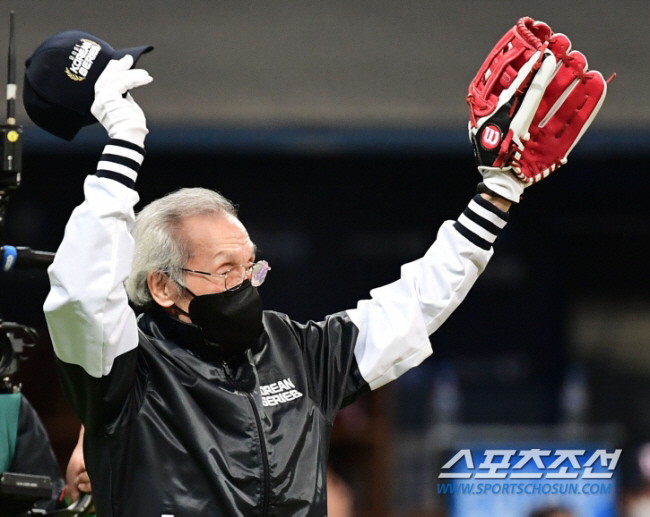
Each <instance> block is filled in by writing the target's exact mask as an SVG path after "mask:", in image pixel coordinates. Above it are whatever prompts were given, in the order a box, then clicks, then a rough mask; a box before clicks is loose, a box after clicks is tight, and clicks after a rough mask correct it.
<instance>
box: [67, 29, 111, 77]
mask: <svg viewBox="0 0 650 517" xmlns="http://www.w3.org/2000/svg"><path fill="white" fill-rule="evenodd" d="M101 49H102V47H101V45H100V44H99V43H95V42H94V41H92V40H89V39H85V38H82V39H81V40H80V43H77V44H76V45H75V46H74V48H73V49H72V52H71V53H70V61H71V64H70V66H69V67H66V69H65V73H66V75H67V76H68V77H69V78H70V79H72V80H73V81H83V80H84V79H85V78H86V76H87V75H88V72H89V71H90V67H92V66H93V63H94V62H95V58H96V57H97V54H99V51H100V50H101Z"/></svg>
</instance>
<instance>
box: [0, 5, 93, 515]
mask: <svg viewBox="0 0 650 517" xmlns="http://www.w3.org/2000/svg"><path fill="white" fill-rule="evenodd" d="M14 41H15V35H14V12H13V11H12V12H11V14H10V18H9V59H8V62H7V68H8V80H7V122H6V124H3V125H1V126H0V158H1V161H2V163H1V164H0V272H7V271H11V270H13V269H45V268H47V266H49V265H50V264H51V263H52V261H53V260H54V253H50V252H45V251H35V250H31V249H30V248H26V247H14V246H8V245H5V242H4V223H5V209H6V206H7V202H8V200H9V194H10V193H11V192H13V191H14V190H16V189H17V188H18V187H19V186H20V180H21V172H22V145H23V128H22V126H20V125H18V124H17V123H16V117H15V110H16V50H15V43H14ZM37 341H38V334H37V333H36V331H35V330H34V329H33V328H31V327H28V326H26V325H22V324H20V323H9V322H3V321H2V318H1V317H0V397H6V396H10V395H9V394H12V393H18V392H20V386H14V385H12V384H11V382H10V379H9V376H10V375H12V374H14V373H16V371H17V370H18V365H19V362H20V361H21V360H23V359H25V358H26V356H27V353H28V351H29V350H30V349H31V348H32V347H33V346H34V345H35V344H36V343H37ZM51 498H52V480H51V479H50V478H49V477H47V476H33V475H28V474H21V473H14V472H4V473H0V517H6V516H9V517H17V516H33V515H57V516H59V517H68V516H73V515H81V514H84V513H86V512H87V511H88V510H89V508H92V496H90V495H86V496H84V497H82V498H80V499H79V500H78V501H76V502H75V503H74V504H72V505H70V506H69V507H67V508H63V509H59V510H54V511H45V510H41V509H36V508H35V506H34V505H35V503H37V502H38V501H46V502H47V501H48V500H50V499H51Z"/></svg>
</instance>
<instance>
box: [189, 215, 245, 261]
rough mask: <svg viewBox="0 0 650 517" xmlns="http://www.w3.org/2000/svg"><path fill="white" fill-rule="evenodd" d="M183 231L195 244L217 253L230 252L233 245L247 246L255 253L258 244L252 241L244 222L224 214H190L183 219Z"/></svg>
mask: <svg viewBox="0 0 650 517" xmlns="http://www.w3.org/2000/svg"><path fill="white" fill-rule="evenodd" d="M181 228H182V230H181V231H182V232H183V233H184V234H185V237H186V238H187V239H188V240H189V241H190V242H191V243H192V244H193V245H194V246H201V247H208V248H221V247H222V246H225V249H224V250H220V249H216V250H215V251H216V252H217V253H228V251H229V250H228V248H229V247H231V246H245V247H246V248H249V249H250V250H251V252H253V253H255V251H256V249H257V248H256V246H255V244H254V243H253V242H252V241H251V239H250V236H249V235H248V231H247V230H246V227H245V226H244V225H243V223H242V222H241V221H240V220H239V219H237V218H236V217H235V216H233V215H231V214H227V213H223V214H200V215H195V216H189V217H186V218H184V219H183V220H182V221H181Z"/></svg>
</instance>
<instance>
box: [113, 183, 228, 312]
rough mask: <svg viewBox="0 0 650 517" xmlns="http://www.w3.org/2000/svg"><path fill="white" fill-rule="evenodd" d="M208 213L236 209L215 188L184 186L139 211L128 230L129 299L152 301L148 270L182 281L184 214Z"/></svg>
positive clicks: (186, 249) (185, 247) (186, 253)
mask: <svg viewBox="0 0 650 517" xmlns="http://www.w3.org/2000/svg"><path fill="white" fill-rule="evenodd" d="M210 214H215V215H219V214H228V215H231V216H233V217H237V209H236V208H235V206H234V205H233V204H232V202H231V201H229V200H228V199H226V198H225V197H223V196H222V195H221V194H219V193H218V192H215V191H213V190H208V189H204V188H185V189H181V190H177V191H176V192H172V193H171V194H167V195H166V196H164V197H162V198H160V199H157V200H156V201H153V202H152V203H149V204H148V205H147V206H146V207H144V208H143V209H142V211H140V213H139V214H138V215H137V217H136V219H135V225H134V226H133V230H132V232H131V234H132V235H133V239H134V240H135V252H134V255H133V264H132V267H131V274H130V275H129V278H128V279H127V280H126V284H125V285H126V292H127V294H128V296H129V299H130V300H131V302H133V303H134V304H135V305H136V306H143V305H146V304H148V303H150V302H152V301H153V298H152V296H151V292H150V291H149V285H148V284H147V275H148V274H149V273H150V272H151V271H160V272H161V273H165V274H166V275H167V276H168V277H169V279H170V280H171V281H173V282H176V283H177V284H178V285H180V286H184V285H185V284H184V282H183V267H184V266H185V264H186V263H187V260H188V259H189V258H190V256H191V252H192V250H190V249H189V247H188V243H187V242H185V240H184V239H183V238H182V235H181V234H180V232H179V230H180V227H181V224H182V221H183V219H184V218H186V217H192V216H197V215H210Z"/></svg>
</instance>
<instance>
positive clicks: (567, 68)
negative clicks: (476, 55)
mask: <svg viewBox="0 0 650 517" xmlns="http://www.w3.org/2000/svg"><path fill="white" fill-rule="evenodd" d="M606 92H607V84H606V82H605V80H604V78H603V76H602V75H601V74H600V72H596V71H589V70H588V68H587V60H586V58H585V56H584V55H583V54H581V53H580V52H576V51H571V42H570V41H569V38H567V37H566V36H565V35H563V34H553V31H552V30H551V28H550V27H549V26H548V25H546V24H545V23H543V22H536V21H534V20H532V19H531V18H521V19H520V20H519V21H518V22H517V24H516V25H515V26H514V27H513V28H512V29H510V30H509V31H508V32H507V33H506V34H505V35H504V36H503V37H502V38H501V40H500V41H499V42H498V43H497V45H496V46H495V47H494V49H492V52H490V54H489V56H488V57H487V59H486V60H485V62H484V63H483V66H481V69H480V70H479V72H478V74H477V76H476V77H475V78H474V80H473V81H472V82H471V84H470V86H469V92H468V95H467V103H468V104H469V106H470V123H469V135H470V140H471V141H472V144H473V146H474V155H475V158H476V162H477V165H478V168H479V171H480V172H481V174H482V175H483V187H487V190H488V191H491V192H493V193H496V194H498V195H500V196H502V197H504V198H506V199H508V200H510V201H513V202H518V201H519V197H520V195H521V193H522V192H523V189H524V187H526V186H529V185H531V184H532V183H535V182H537V181H539V180H541V179H543V178H545V177H546V176H548V175H549V174H550V173H551V172H553V171H554V170H556V169H557V168H558V167H560V166H561V165H564V164H565V163H566V162H567V156H568V154H569V153H570V152H571V150H572V149H573V147H574V146H575V145H576V143H577V142H578V140H580V138H581V137H582V135H583V134H584V132H585V131H586V130H587V128H588V127H589V125H590V124H591V122H592V121H593V119H594V118H595V116H596V114H597V113H598V111H599V110H600V107H601V105H602V103H603V100H604V99H605V94H606ZM515 177H516V178H517V179H516V180H515Z"/></svg>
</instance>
